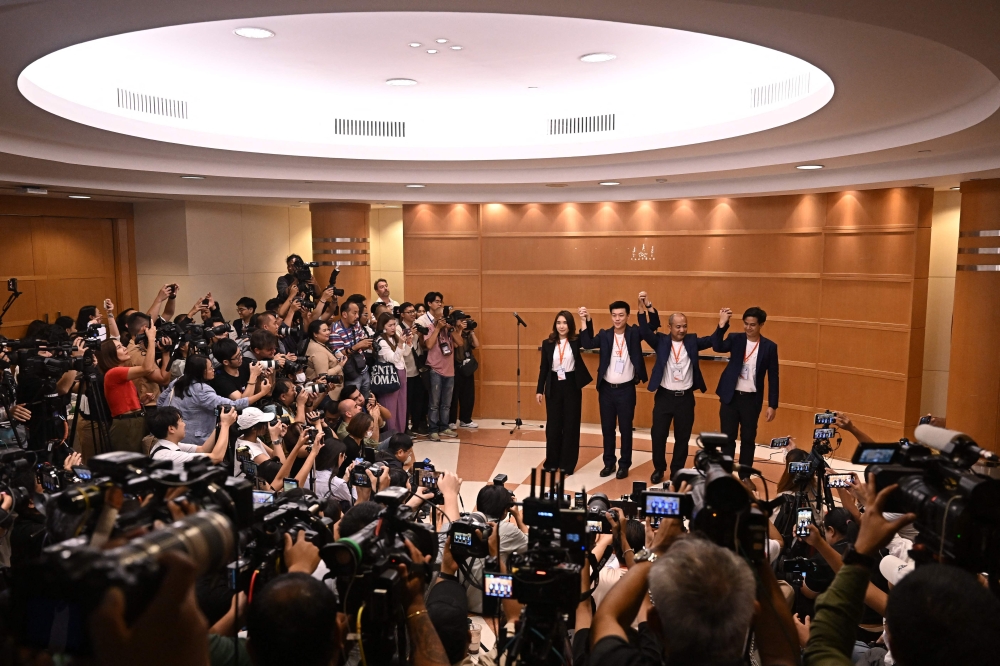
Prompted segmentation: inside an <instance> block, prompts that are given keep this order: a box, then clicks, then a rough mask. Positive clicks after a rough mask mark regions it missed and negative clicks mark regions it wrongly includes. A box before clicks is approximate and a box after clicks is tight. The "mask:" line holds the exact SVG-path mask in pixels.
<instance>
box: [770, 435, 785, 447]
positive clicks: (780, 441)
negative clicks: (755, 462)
mask: <svg viewBox="0 0 1000 666" xmlns="http://www.w3.org/2000/svg"><path fill="white" fill-rule="evenodd" d="M788 444H789V438H788V437H775V438H774V439H772V440H771V448H772V449H780V448H782V447H784V446H788Z"/></svg>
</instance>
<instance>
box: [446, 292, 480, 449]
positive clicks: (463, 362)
mask: <svg viewBox="0 0 1000 666" xmlns="http://www.w3.org/2000/svg"><path fill="white" fill-rule="evenodd" d="M454 319H455V335H456V336H457V337H456V340H460V341H461V342H460V343H456V345H455V389H454V391H452V398H451V410H450V414H451V418H452V419H454V423H449V424H448V427H449V428H450V429H452V430H454V429H455V426H456V425H457V426H458V427H459V428H469V429H474V428H478V427H479V424H478V423H476V422H475V421H473V420H472V409H473V407H475V405H476V370H477V369H478V368H479V361H477V360H476V357H475V356H473V355H472V350H474V349H478V348H479V338H477V337H476V331H475V330H474V329H470V328H469V321H471V317H469V315H467V314H466V313H464V312H462V311H461V310H458V311H457V312H456V313H455V316H454ZM473 323H475V322H473Z"/></svg>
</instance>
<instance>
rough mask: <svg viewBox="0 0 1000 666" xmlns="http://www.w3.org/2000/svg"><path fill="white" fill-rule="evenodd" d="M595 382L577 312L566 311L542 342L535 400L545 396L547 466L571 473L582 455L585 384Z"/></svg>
mask: <svg viewBox="0 0 1000 666" xmlns="http://www.w3.org/2000/svg"><path fill="white" fill-rule="evenodd" d="M592 381H593V377H591V376H590V370H588V369H587V366H586V364H585V363H584V362H583V357H582V355H581V354H580V339H579V337H578V336H577V334H576V322H575V321H574V320H573V314H572V313H571V312H569V311H568V310H562V311H560V312H559V314H557V315H556V319H555V321H554V322H553V323H552V333H550V334H549V337H547V338H546V339H545V340H543V341H542V363H541V366H540V367H539V368H538V387H537V389H536V390H535V400H536V401H538V404H539V405H540V404H542V399H543V398H545V468H546V469H556V468H559V469H561V470H563V472H565V474H566V476H569V475H570V474H572V473H573V472H574V471H575V470H576V463H577V460H578V459H579V458H580V414H581V410H582V408H583V391H582V389H583V387H584V386H586V385H587V384H589V383H590V382H592Z"/></svg>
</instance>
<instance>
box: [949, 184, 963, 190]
mask: <svg viewBox="0 0 1000 666" xmlns="http://www.w3.org/2000/svg"><path fill="white" fill-rule="evenodd" d="M951 189H953V190H960V189H962V186H961V185H956V186H955V187H953V188H951Z"/></svg>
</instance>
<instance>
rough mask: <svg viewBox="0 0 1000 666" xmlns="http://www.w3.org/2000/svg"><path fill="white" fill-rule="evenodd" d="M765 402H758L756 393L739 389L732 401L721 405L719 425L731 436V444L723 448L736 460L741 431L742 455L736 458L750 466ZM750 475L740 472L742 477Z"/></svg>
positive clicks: (740, 462) (724, 451)
mask: <svg viewBox="0 0 1000 666" xmlns="http://www.w3.org/2000/svg"><path fill="white" fill-rule="evenodd" d="M762 407H763V403H760V402H757V394H756V393H742V392H740V391H737V392H736V393H735V394H733V399H732V401H731V402H730V403H729V404H728V405H727V404H725V403H722V404H720V405H719V426H720V427H721V428H722V432H723V433H725V434H726V435H728V436H729V444H727V445H726V448H725V449H724V450H723V453H725V454H726V455H730V456H733V460H736V436H737V430H738V431H739V439H740V457H739V460H736V462H738V463H739V464H741V465H746V466H747V467H750V466H752V465H753V452H754V445H755V442H756V441H757V420H758V419H759V418H760V410H761V408H762ZM747 476H749V475H746V474H744V473H743V472H740V478H745V477H747Z"/></svg>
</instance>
